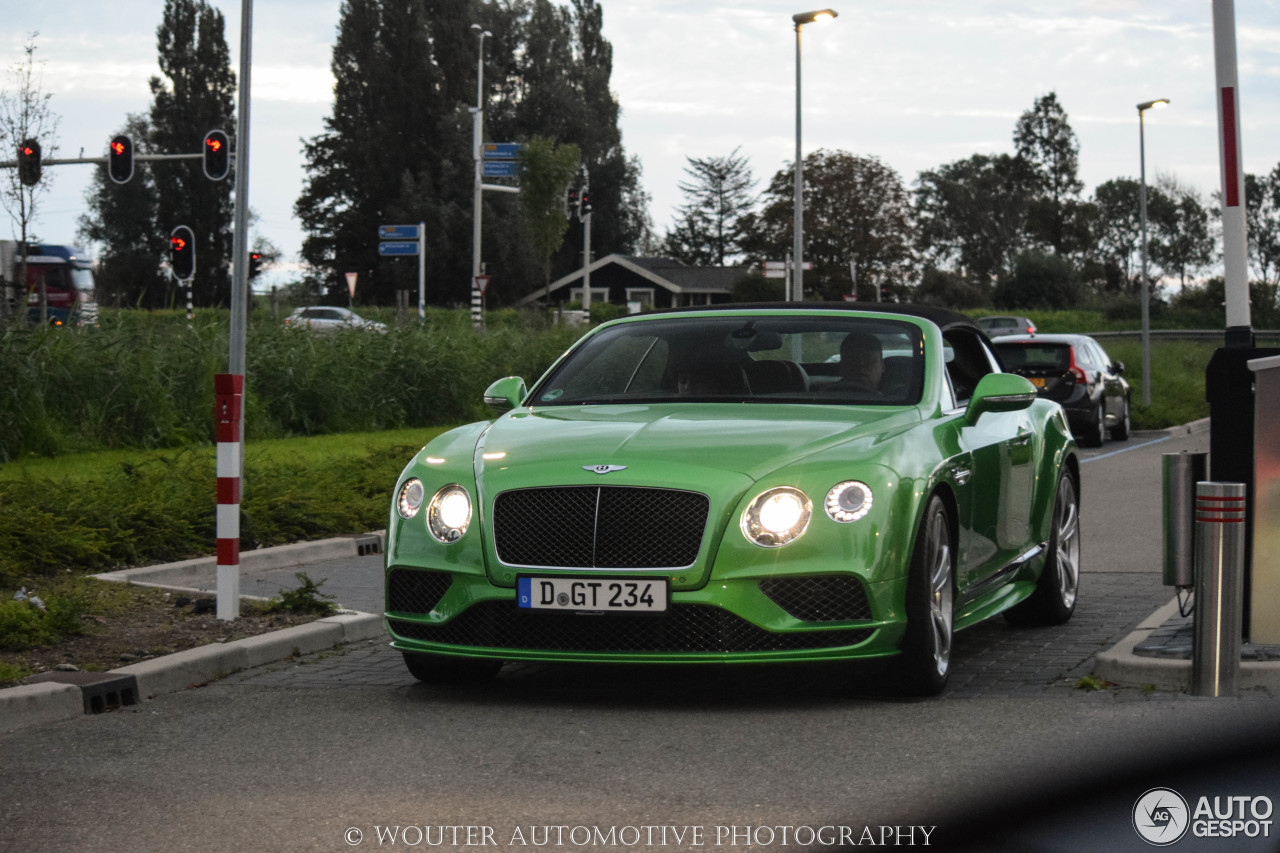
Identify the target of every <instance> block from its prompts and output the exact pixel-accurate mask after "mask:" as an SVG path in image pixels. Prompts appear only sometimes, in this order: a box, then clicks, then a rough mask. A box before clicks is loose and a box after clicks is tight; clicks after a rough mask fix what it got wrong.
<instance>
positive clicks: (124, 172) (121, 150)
mask: <svg viewBox="0 0 1280 853" xmlns="http://www.w3.org/2000/svg"><path fill="white" fill-rule="evenodd" d="M107 174H108V175H110V176H111V180H113V181H115V182H116V183H117V184H127V183H128V182H129V179H130V178H132V177H133V140H132V139H130V138H129V137H127V136H124V135H120V136H113V137H111V143H110V144H109V145H108V146H107Z"/></svg>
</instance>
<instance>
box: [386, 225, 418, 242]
mask: <svg viewBox="0 0 1280 853" xmlns="http://www.w3.org/2000/svg"><path fill="white" fill-rule="evenodd" d="M378 239H379V240H417V239H418V226H417V225H379V226H378Z"/></svg>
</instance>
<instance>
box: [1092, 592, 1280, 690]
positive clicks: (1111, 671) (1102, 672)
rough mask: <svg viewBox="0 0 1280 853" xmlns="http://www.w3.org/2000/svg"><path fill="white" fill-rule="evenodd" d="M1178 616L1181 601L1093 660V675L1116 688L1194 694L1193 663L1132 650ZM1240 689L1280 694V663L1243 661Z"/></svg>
mask: <svg viewBox="0 0 1280 853" xmlns="http://www.w3.org/2000/svg"><path fill="white" fill-rule="evenodd" d="M1177 612H1178V599H1177V598H1176V597H1175V598H1173V599H1171V600H1170V601H1169V603H1168V604H1166V605H1164V606H1163V607H1161V608H1160V609H1159V610H1157V611H1156V612H1155V613H1152V614H1151V615H1150V616H1148V617H1147V618H1146V619H1144V620H1142V623H1141V624H1140V625H1138V627H1137V628H1135V629H1134V630H1133V632H1132V633H1131V634H1129V636H1127V637H1125V638H1124V639H1123V640H1121V641H1120V642H1118V643H1116V644H1115V645H1114V646H1112V647H1111V648H1110V649H1108V650H1106V651H1105V652H1099V653H1098V655H1097V656H1096V657H1095V659H1094V668H1093V674H1094V675H1096V676H1098V677H1099V678H1103V679H1106V680H1107V681H1112V682H1115V683H1116V684H1126V685H1146V684H1150V685H1153V686H1155V687H1157V688H1159V689H1161V690H1178V691H1181V692H1182V693H1187V692H1189V691H1190V690H1191V661H1190V660H1182V659H1171V658H1153V657H1145V656H1141V655H1136V654H1134V653H1133V650H1134V649H1135V648H1136V647H1137V646H1138V644H1139V643H1141V642H1142V641H1143V640H1145V639H1147V638H1148V637H1149V636H1151V632H1152V631H1154V630H1156V629H1157V628H1159V627H1161V626H1162V625H1163V624H1164V623H1165V622H1166V621H1167V620H1169V619H1170V618H1172V617H1173V615H1174V614H1175V613H1177ZM1238 685H1239V689H1240V690H1254V689H1258V688H1263V689H1266V690H1271V691H1276V692H1280V661H1250V660H1246V661H1241V662H1240V674H1239V682H1238Z"/></svg>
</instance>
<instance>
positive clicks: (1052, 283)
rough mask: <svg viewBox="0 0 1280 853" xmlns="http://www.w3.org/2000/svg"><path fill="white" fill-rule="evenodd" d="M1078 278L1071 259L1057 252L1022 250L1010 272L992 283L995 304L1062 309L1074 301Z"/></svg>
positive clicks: (1076, 298)
mask: <svg viewBox="0 0 1280 853" xmlns="http://www.w3.org/2000/svg"><path fill="white" fill-rule="evenodd" d="M1079 292H1080V285H1079V281H1078V279H1077V277H1076V271H1075V268H1074V267H1072V265H1071V262H1070V261H1068V260H1067V259H1066V258H1064V257H1063V256H1061V255H1058V254H1053V253H1046V252H1023V253H1022V254H1020V255H1018V257H1017V259H1016V260H1015V261H1014V264H1013V272H1012V273H1011V274H1010V275H1009V276H1007V277H1004V278H1002V279H1001V280H1000V282H999V283H997V284H996V288H995V292H994V294H993V296H994V299H995V303H996V304H997V305H1000V306H1003V307H1006V308H1010V309H1015V310H1026V309H1030V308H1048V309H1062V308H1067V307H1069V306H1071V305H1074V304H1076V302H1077V301H1078V296H1079Z"/></svg>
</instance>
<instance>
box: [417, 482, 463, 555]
mask: <svg viewBox="0 0 1280 853" xmlns="http://www.w3.org/2000/svg"><path fill="white" fill-rule="evenodd" d="M470 524H471V496H470V495H468V494H467V490H466V489H464V488H462V486H459V485H458V484H457V483H454V484H453V485H450V486H445V487H444V488H443V489H441V490H440V491H438V492H436V494H435V497H433V498H432V499H431V503H430V504H429V505H428V506H427V529H429V530H430V531H431V535H432V536H434V537H435V538H436V539H439V540H440V541H441V542H444V543H445V544H448V543H450V542H457V541H458V540H459V539H460V538H462V534H464V533H466V532H467V526H468V525H470Z"/></svg>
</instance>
